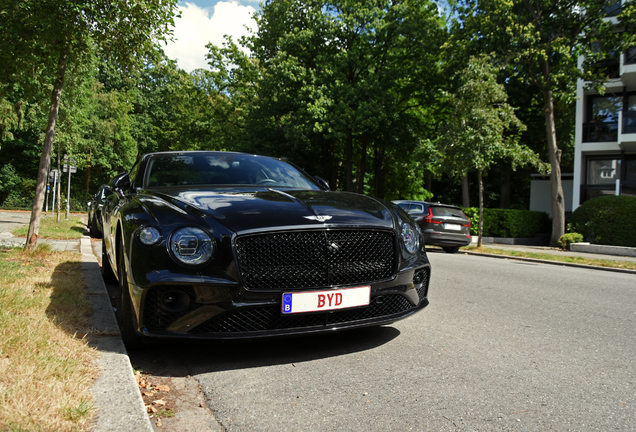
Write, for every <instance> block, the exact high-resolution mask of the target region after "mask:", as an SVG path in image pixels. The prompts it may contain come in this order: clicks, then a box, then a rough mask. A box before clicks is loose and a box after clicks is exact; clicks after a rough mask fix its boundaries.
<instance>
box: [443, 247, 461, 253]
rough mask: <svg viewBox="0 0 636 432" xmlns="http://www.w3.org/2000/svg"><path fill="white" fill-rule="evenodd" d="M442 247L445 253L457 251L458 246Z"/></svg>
mask: <svg viewBox="0 0 636 432" xmlns="http://www.w3.org/2000/svg"><path fill="white" fill-rule="evenodd" d="M442 249H444V252H446V253H457V251H458V250H459V246H444V247H443V248H442Z"/></svg>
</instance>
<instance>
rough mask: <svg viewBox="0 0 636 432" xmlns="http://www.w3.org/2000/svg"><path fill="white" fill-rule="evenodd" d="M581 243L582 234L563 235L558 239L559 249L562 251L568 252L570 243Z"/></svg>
mask: <svg viewBox="0 0 636 432" xmlns="http://www.w3.org/2000/svg"><path fill="white" fill-rule="evenodd" d="M582 241H583V234H579V233H575V232H572V233H567V234H563V235H562V236H561V237H559V244H560V245H561V249H563V250H570V245H571V244H572V243H580V242H582Z"/></svg>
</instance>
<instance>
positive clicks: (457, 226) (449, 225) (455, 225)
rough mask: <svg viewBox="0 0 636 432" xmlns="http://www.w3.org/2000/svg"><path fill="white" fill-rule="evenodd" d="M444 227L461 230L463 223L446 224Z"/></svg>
mask: <svg viewBox="0 0 636 432" xmlns="http://www.w3.org/2000/svg"><path fill="white" fill-rule="evenodd" d="M444 228H446V229H447V230H451V231H461V230H462V226H461V225H457V224H449V223H447V224H444Z"/></svg>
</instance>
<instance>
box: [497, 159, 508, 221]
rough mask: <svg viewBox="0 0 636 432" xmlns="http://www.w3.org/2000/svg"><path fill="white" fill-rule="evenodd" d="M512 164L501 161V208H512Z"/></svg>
mask: <svg viewBox="0 0 636 432" xmlns="http://www.w3.org/2000/svg"><path fill="white" fill-rule="evenodd" d="M510 171H511V167H510V164H508V163H506V162H502V163H501V184H500V185H499V187H500V189H499V192H500V193H499V208H502V209H509V208H510Z"/></svg>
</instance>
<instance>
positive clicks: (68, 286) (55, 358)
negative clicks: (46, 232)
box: [0, 245, 97, 432]
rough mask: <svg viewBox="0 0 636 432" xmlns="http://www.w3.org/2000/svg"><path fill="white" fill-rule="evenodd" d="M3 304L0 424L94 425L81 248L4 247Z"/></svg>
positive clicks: (23, 427) (33, 427) (32, 427)
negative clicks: (58, 249) (92, 420)
mask: <svg viewBox="0 0 636 432" xmlns="http://www.w3.org/2000/svg"><path fill="white" fill-rule="evenodd" d="M0 304H1V305H2V307H1V308H0V406H1V407H2V409H0V430H9V431H27V430H28V431H63V432H64V431H84V430H89V426H90V421H91V418H92V415H93V409H92V406H93V402H92V395H91V391H90V388H91V385H92V381H93V379H94V378H95V377H96V375H97V371H96V369H95V366H94V365H95V363H94V360H95V357H96V352H95V350H93V349H92V348H90V347H89V346H88V340H87V337H86V336H87V335H88V334H89V333H90V316H91V307H90V304H89V303H88V300H87V298H86V290H85V284H84V282H83V281H82V274H81V263H80V255H79V254H77V253H73V252H52V251H51V249H50V247H47V245H40V246H39V247H38V248H36V249H35V251H32V252H27V251H24V250H23V249H22V248H12V249H7V248H0Z"/></svg>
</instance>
